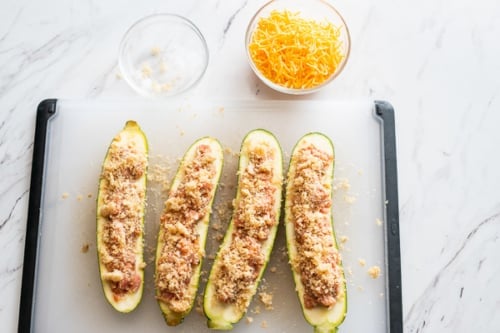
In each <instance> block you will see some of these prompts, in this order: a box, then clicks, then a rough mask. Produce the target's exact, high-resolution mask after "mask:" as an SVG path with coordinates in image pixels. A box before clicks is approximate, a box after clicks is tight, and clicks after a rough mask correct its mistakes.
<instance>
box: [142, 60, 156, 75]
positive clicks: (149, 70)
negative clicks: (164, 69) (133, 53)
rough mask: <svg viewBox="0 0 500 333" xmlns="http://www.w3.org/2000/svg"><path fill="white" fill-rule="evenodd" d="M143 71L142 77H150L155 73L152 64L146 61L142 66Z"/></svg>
mask: <svg viewBox="0 0 500 333" xmlns="http://www.w3.org/2000/svg"><path fill="white" fill-rule="evenodd" d="M141 73H142V77H143V78H150V77H151V74H152V73H153V69H152V68H151V66H150V65H149V64H148V63H147V62H146V63H144V64H142V67H141Z"/></svg>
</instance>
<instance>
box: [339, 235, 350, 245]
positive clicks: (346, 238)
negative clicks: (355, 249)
mask: <svg viewBox="0 0 500 333" xmlns="http://www.w3.org/2000/svg"><path fill="white" fill-rule="evenodd" d="M348 240H349V237H347V236H345V235H344V236H341V237H340V242H341V243H342V244H344V243H346V242H347V241H348Z"/></svg>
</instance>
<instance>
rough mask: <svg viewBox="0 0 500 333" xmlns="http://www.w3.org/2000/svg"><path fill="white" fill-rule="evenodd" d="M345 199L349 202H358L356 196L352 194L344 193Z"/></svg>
mask: <svg viewBox="0 0 500 333" xmlns="http://www.w3.org/2000/svg"><path fill="white" fill-rule="evenodd" d="M344 201H345V202H347V203H348V204H353V203H355V202H356V197H354V196H352V195H347V194H346V195H344Z"/></svg>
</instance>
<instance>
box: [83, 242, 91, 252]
mask: <svg viewBox="0 0 500 333" xmlns="http://www.w3.org/2000/svg"><path fill="white" fill-rule="evenodd" d="M89 248H90V244H89V243H85V244H83V245H82V248H81V251H82V253H87V252H89Z"/></svg>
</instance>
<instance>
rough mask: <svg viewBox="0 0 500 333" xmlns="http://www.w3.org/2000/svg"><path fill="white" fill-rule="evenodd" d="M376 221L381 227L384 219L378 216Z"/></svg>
mask: <svg viewBox="0 0 500 333" xmlns="http://www.w3.org/2000/svg"><path fill="white" fill-rule="evenodd" d="M375 223H376V224H377V225H378V226H379V227H380V226H381V225H382V220H381V219H379V218H376V219H375Z"/></svg>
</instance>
